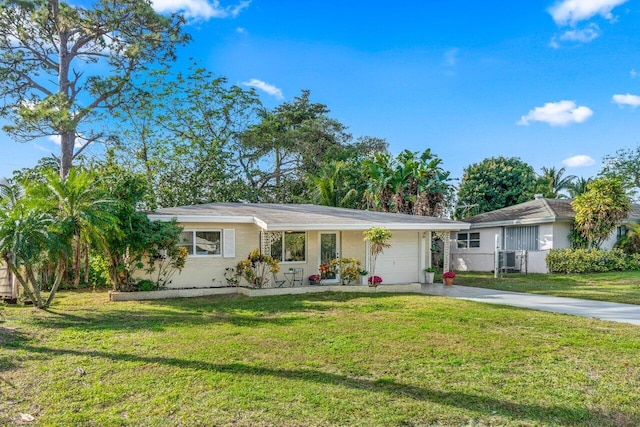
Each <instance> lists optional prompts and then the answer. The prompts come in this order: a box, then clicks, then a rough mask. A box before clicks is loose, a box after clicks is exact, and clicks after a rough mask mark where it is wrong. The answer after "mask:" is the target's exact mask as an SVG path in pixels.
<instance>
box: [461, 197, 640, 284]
mask: <svg viewBox="0 0 640 427" xmlns="http://www.w3.org/2000/svg"><path fill="white" fill-rule="evenodd" d="M573 218H574V212H573V208H572V207H571V200H570V199H545V198H542V197H539V196H536V198H535V199H534V200H531V201H528V202H525V203H521V204H519V205H515V206H510V207H507V208H503V209H498V210H495V211H492V212H486V213H483V214H480V215H476V216H472V217H470V218H467V219H465V221H466V222H469V223H471V228H470V229H469V230H468V231H460V232H456V233H452V235H451V255H452V263H453V267H454V268H455V269H457V270H462V271H493V270H494V265H495V252H496V236H497V240H498V247H499V248H500V250H501V251H503V254H502V260H501V266H502V267H505V268H506V269H507V270H515V271H525V270H526V271H528V272H529V273H546V272H547V271H548V270H547V265H546V262H545V257H546V255H547V253H549V251H550V250H551V249H560V248H569V247H570V246H571V245H570V242H569V234H570V233H571V229H572V226H573ZM628 222H640V205H632V209H631V212H630V213H629V217H628V218H627V220H625V221H623V223H622V224H620V226H619V227H617V229H616V230H614V231H613V232H612V234H611V237H610V238H609V239H608V240H607V241H606V242H604V244H603V245H602V248H603V249H611V248H612V247H613V245H614V244H615V243H616V241H617V239H618V238H619V237H620V236H621V235H622V234H624V233H625V232H626V231H625V230H626V227H625V225H624V224H625V223H628Z"/></svg>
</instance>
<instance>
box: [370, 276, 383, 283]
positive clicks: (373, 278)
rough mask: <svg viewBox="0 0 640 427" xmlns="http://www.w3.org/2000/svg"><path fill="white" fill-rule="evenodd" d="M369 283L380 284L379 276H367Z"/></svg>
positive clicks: (380, 278)
mask: <svg viewBox="0 0 640 427" xmlns="http://www.w3.org/2000/svg"><path fill="white" fill-rule="evenodd" d="M369 283H371V284H373V285H379V284H380V283H382V277H380V276H369Z"/></svg>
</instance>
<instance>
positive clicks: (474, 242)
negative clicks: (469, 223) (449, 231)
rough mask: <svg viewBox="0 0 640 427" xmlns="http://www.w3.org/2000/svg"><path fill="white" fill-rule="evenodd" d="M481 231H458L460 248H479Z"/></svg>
mask: <svg viewBox="0 0 640 427" xmlns="http://www.w3.org/2000/svg"><path fill="white" fill-rule="evenodd" d="M479 247H480V233H458V248H479Z"/></svg>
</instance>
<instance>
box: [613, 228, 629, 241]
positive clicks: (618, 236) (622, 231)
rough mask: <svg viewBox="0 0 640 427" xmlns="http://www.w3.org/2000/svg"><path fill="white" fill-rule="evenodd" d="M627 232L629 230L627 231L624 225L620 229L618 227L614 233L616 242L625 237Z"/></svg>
mask: <svg viewBox="0 0 640 427" xmlns="http://www.w3.org/2000/svg"><path fill="white" fill-rule="evenodd" d="M628 231H629V230H628V229H627V226H626V225H621V226H620V227H618V229H617V232H616V240H620V239H622V238H623V237H624V236H626V235H627V232H628Z"/></svg>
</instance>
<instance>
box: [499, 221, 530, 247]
mask: <svg viewBox="0 0 640 427" xmlns="http://www.w3.org/2000/svg"><path fill="white" fill-rule="evenodd" d="M504 243H505V244H504V246H505V250H507V251H537V250H538V226H537V225H535V226H527V227H509V228H507V229H505V238H504Z"/></svg>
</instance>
